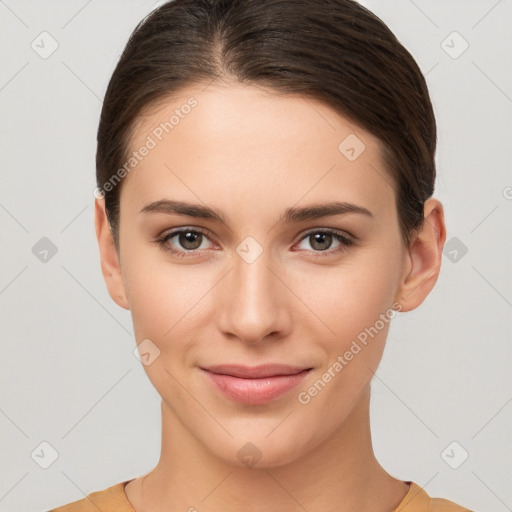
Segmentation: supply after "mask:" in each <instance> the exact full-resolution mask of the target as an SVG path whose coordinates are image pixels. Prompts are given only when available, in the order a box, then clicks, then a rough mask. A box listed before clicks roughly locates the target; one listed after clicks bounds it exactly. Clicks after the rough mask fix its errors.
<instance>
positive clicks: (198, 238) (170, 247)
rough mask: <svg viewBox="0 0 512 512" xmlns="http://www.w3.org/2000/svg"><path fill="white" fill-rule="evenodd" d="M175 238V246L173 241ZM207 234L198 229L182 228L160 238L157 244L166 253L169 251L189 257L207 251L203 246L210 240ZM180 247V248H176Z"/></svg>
mask: <svg viewBox="0 0 512 512" xmlns="http://www.w3.org/2000/svg"><path fill="white" fill-rule="evenodd" d="M173 238H175V239H176V241H175V243H174V244H171V243H170V242H171V240H172V239H173ZM208 239H209V238H208V236H207V233H206V232H205V231H203V230H202V229H198V228H180V229H175V230H173V231H171V232H168V233H166V234H164V235H162V236H161V237H160V238H158V240H157V242H158V244H159V245H160V247H162V249H164V250H165V251H169V252H171V253H173V254H176V255H177V256H180V257H186V256H188V254H187V253H191V254H194V253H197V252H200V251H201V250H203V249H207V248H208V247H205V246H204V245H203V242H204V241H205V240H208ZM176 247H178V248H176Z"/></svg>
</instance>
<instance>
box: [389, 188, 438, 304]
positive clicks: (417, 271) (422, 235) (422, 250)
mask: <svg viewBox="0 0 512 512" xmlns="http://www.w3.org/2000/svg"><path fill="white" fill-rule="evenodd" d="M423 211H424V222H423V225H422V226H421V228H420V229H419V230H418V232H417V233H416V235H415V236H414V237H413V239H412V241H411V244H410V246H409V248H408V261H407V265H406V267H405V268H404V275H403V277H402V282H401V283H400V287H399V290H398V292H397V295H396V299H395V300H396V301H397V302H398V303H399V304H400V305H401V309H400V311H404V312H405V311H411V310H413V309H416V308H417V307H418V306H419V305H420V304H421V303H422V302H423V301H424V300H425V299H426V297H427V296H428V294H429V293H430V292H431V291H432V289H433V288H434V285H435V284H436V282H437V278H438V277H439V272H440V269H441V260H442V256H443V247H444V243H445V240H446V227H445V221H444V211H443V205H442V204H441V202H440V201H439V200H437V199H435V198H430V199H428V200H427V201H425V205H424V210H423Z"/></svg>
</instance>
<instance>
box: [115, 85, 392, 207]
mask: <svg viewBox="0 0 512 512" xmlns="http://www.w3.org/2000/svg"><path fill="white" fill-rule="evenodd" d="M144 146H146V147H150V149H149V150H145V151H142V152H144V153H145V156H143V157H140V155H139V159H138V160H137V163H136V166H134V167H133V169H132V170H130V172H129V173H128V175H127V176H126V178H125V180H126V183H124V184H123V191H122V194H121V196H125V197H129V198H130V202H131V203H133V204H135V206H139V205H140V206H142V205H143V203H144V204H146V203H147V202H148V201H150V200H158V199H162V198H163V197H165V196H170V197H172V198H175V199H184V200H194V201H195V202H197V199H198V198H199V199H201V200H204V201H206V202H208V201H211V200H215V199H218V200H220V201H224V200H230V201H231V204H232V205H235V204H237V199H238V200H239V201H244V202H245V203H250V204H247V207H248V208H249V207H250V206H252V207H257V206H258V204H259V205H261V204H262V203H261V201H262V200H264V201H265V205H266V206H267V207H268V206H269V205H270V206H271V205H272V204H276V207H277V206H278V205H281V206H282V208H284V206H286V205H283V201H286V202H287V203H288V202H291V203H296V202H297V201H301V200H303V202H307V201H311V202H318V201H319V200H325V201H329V200H333V201H334V200H348V199H350V200H351V201H353V202H356V201H359V202H360V203H366V205H368V204H372V205H373V210H374V211H375V210H376V213H378V214H379V213H380V214H384V213H385V211H384V210H386V209H387V210H389V208H390V207H392V206H393V205H394V190H393V187H394V184H393V182H392V179H391V177H390V176H389V175H388V173H387V171H386V169H385V168H384V166H383V161H382V158H381V146H380V141H379V140H378V139H377V138H376V137H375V136H374V135H372V134H370V133H369V132H367V131H366V130H363V129H362V128H360V127H359V126H358V125H356V124H355V123H352V122H351V121H349V120H348V119H347V118H345V117H343V116H341V115H340V114H338V113H337V112H336V111H335V110H334V109H332V108H330V107H329V106H327V105H325V104H324V103H322V102H319V101H316V100H313V99H310V98H305V97H301V96H298V95H279V94H277V93H275V92H273V91H269V90H266V89H263V88H260V87H255V86H245V85H240V84H238V85H231V84H230V85H219V84H210V85H209V86H206V88H205V85H200V86H196V87H190V88H187V89H183V90H182V91H180V93H179V94H177V95H175V96H173V97H172V98H171V97H169V98H167V99H166V100H165V101H161V102H159V104H158V105H153V106H152V107H151V108H150V109H149V110H147V111H146V112H145V115H144V116H143V117H141V118H140V120H139V122H138V123H137V124H136V125H135V129H134V133H133V137H132V140H131V144H130V148H129V149H130V154H131V153H132V152H133V151H136V152H137V151H139V150H140V149H141V148H143V147H144ZM139 153H141V151H139ZM349 196H350V197H349ZM237 206H240V205H239V204H237ZM282 208H281V209H282ZM379 209H380V210H382V211H380V212H379Z"/></svg>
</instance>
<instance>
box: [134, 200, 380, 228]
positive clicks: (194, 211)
mask: <svg viewBox="0 0 512 512" xmlns="http://www.w3.org/2000/svg"><path fill="white" fill-rule="evenodd" d="M139 213H166V214H169V215H170V214H178V215H187V216H189V217H198V218H201V219H210V220H214V221H217V222H221V223H222V224H225V225H228V222H227V219H226V217H225V215H224V214H223V213H222V212H221V211H219V210H216V209H214V208H210V207H209V206H203V205H199V204H190V203H185V202H182V201H172V200H169V199H162V200H160V201H155V202H153V203H150V204H148V205H146V206H144V208H142V210H140V212H139ZM347 213H359V214H363V215H366V216H368V217H372V218H373V213H372V212H371V211H370V210H368V209H367V208H364V207H363V206H359V205H357V204H353V203H347V202H339V201H338V202H332V203H325V204H314V205H310V206H303V207H291V208H288V209H286V210H285V212H284V213H283V214H282V215H281V217H280V218H279V220H278V221H277V224H287V223H293V222H301V221H305V220H314V219H321V218H324V217H329V216H332V215H345V214H347Z"/></svg>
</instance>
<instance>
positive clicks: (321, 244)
mask: <svg viewBox="0 0 512 512" xmlns="http://www.w3.org/2000/svg"><path fill="white" fill-rule="evenodd" d="M304 241H308V244H309V246H310V247H311V248H312V252H317V253H322V252H325V253H326V254H325V255H329V254H334V253H337V252H339V251H343V250H346V249H347V248H348V247H349V246H351V245H354V244H355V241H354V239H353V238H351V237H350V238H349V236H348V235H345V234H344V233H343V232H338V231H333V230H330V229H321V230H320V229H317V230H315V231H309V232H308V233H306V234H305V235H304V236H303V237H302V239H301V243H302V242H304ZM333 242H337V245H336V246H335V247H334V248H333V249H331V247H332V245H333ZM306 250H310V249H308V248H306ZM319 255H321V254H319Z"/></svg>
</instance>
